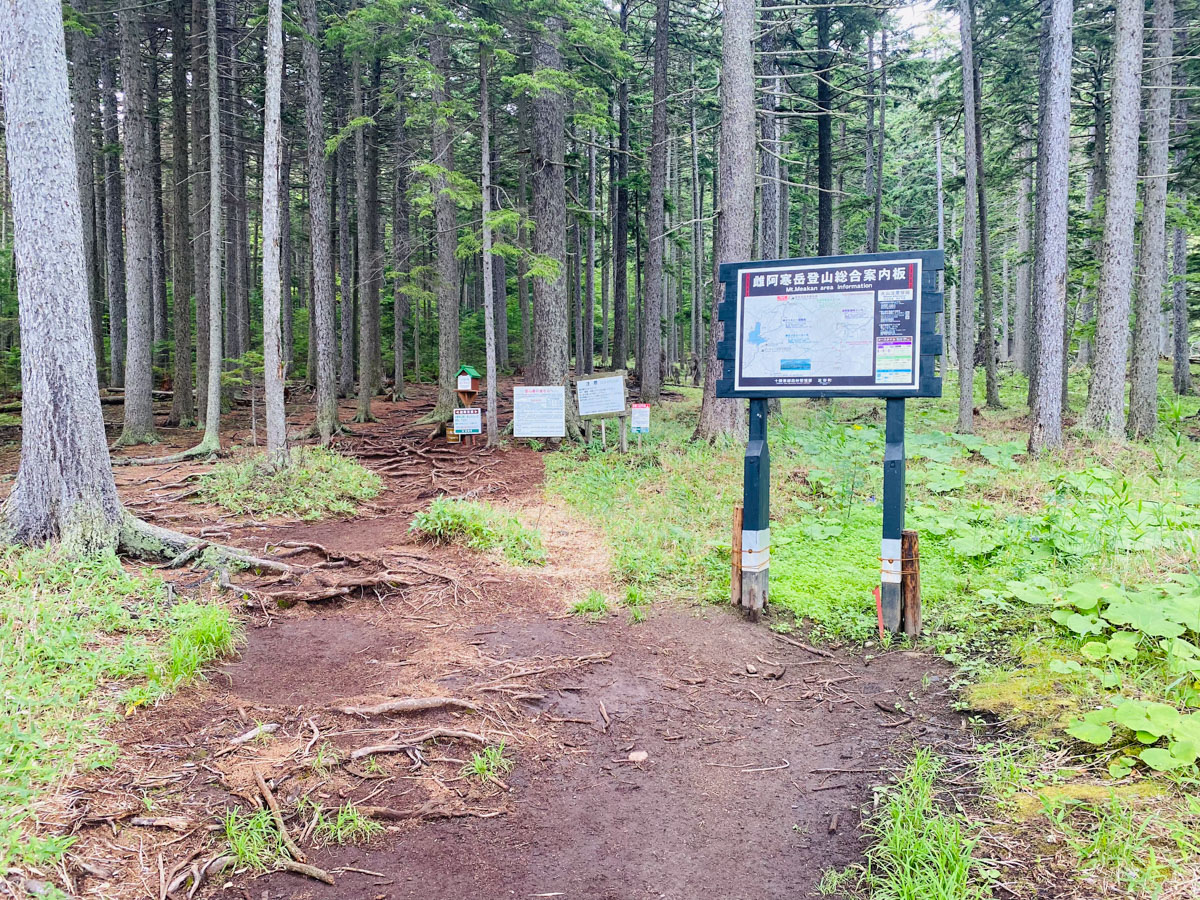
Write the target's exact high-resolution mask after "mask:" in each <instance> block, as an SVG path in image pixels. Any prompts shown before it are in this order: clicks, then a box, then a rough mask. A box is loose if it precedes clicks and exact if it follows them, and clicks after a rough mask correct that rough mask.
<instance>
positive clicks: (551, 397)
mask: <svg viewBox="0 0 1200 900" xmlns="http://www.w3.org/2000/svg"><path fill="white" fill-rule="evenodd" d="M566 395H567V392H566V390H565V388H563V386H562V385H561V384H559V385H531V386H523V385H518V386H516V387H514V388H513V436H514V437H519V438H530V437H566V435H567V400H566Z"/></svg>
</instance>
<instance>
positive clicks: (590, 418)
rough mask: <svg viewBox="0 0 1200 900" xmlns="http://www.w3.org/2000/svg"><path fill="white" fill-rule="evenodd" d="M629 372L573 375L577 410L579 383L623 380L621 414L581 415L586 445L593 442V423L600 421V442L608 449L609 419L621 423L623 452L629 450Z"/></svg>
mask: <svg viewBox="0 0 1200 900" xmlns="http://www.w3.org/2000/svg"><path fill="white" fill-rule="evenodd" d="M627 374H628V373H627V372H626V370H625V369H616V370H614V371H612V372H593V373H592V374H590V375H572V376H571V390H572V391H573V393H574V395H575V396H574V397H573V398H572V399H573V400H574V402H575V409H576V410H578V409H579V382H581V381H597V380H599V379H601V378H620V379H621V394H622V405H623V406H624V409H623V410H622V411H621V412H603V413H589V414H588V415H586V416H585V415H584V414H583V413H582V412H580V413H579V418H581V419H583V439H584V442H585V443H588V444H590V443H591V442H592V422H595V421H599V423H600V442H601V445H602V446H603V447H604V449H605V450H607V449H608V429H607V428H606V427H605V422H606V420H608V419H617V420H619V422H620V430H621V442H620V447H621V452H622V453H626V452H627V451H628V450H629V438H628V436H627V433H626V432H627V430H628V429H627V426H628V423H629V384H628V383H627V382H626V378H627Z"/></svg>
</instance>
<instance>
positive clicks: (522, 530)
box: [409, 497, 546, 566]
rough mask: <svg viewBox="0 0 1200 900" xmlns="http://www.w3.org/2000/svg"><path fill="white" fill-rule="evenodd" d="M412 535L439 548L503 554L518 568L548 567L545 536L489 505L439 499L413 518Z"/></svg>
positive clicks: (410, 527) (469, 501) (410, 529)
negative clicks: (459, 547)
mask: <svg viewBox="0 0 1200 900" xmlns="http://www.w3.org/2000/svg"><path fill="white" fill-rule="evenodd" d="M409 531H411V532H412V533H414V534H418V535H421V536H423V537H426V538H428V539H430V540H432V541H433V542H434V543H438V544H462V545H463V546H466V547H469V548H470V549H472V550H479V551H484V552H486V551H490V550H498V551H500V552H501V553H502V554H503V556H504V558H505V559H507V560H508V561H509V562H510V563H513V564H514V565H518V566H541V565H545V563H546V550H545V548H544V547H543V546H542V536H541V535H540V534H539V533H538V532H537V531H535V530H534V529H531V528H526V527H525V526H524V525H522V524H521V523H520V521H519V520H518V519H517V518H516V517H515V516H512V515H510V514H508V513H506V512H503V511H502V510H498V509H496V508H495V507H493V506H489V505H488V504H486V503H476V502H474V501H471V500H456V499H448V498H445V497H438V498H437V499H436V500H434V501H433V502H432V503H430V504H429V506H428V507H427V508H426V509H424V510H422V511H421V512H419V513H417V515H416V516H414V517H413V521H412V525H410V526H409Z"/></svg>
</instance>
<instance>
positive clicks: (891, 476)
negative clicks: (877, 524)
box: [879, 397, 904, 634]
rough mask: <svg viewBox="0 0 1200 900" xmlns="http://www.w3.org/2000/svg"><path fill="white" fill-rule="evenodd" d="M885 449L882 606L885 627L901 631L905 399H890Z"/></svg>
mask: <svg viewBox="0 0 1200 900" xmlns="http://www.w3.org/2000/svg"><path fill="white" fill-rule="evenodd" d="M884 440H885V442H886V443H885V444H884V448H883V541H882V543H881V545H880V554H879V556H880V580H881V584H880V589H879V605H880V609H881V610H882V612H883V627H884V628H886V629H887V630H888V631H890V632H892V633H893V634H895V633H896V632H897V631H899V630H900V604H901V599H900V533H901V532H902V531H903V530H904V398H903V397H888V398H887V424H886V426H885V431H884Z"/></svg>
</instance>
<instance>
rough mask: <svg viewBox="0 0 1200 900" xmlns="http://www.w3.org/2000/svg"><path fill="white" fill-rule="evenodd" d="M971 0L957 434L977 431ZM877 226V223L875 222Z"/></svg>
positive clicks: (966, 41)
mask: <svg viewBox="0 0 1200 900" xmlns="http://www.w3.org/2000/svg"><path fill="white" fill-rule="evenodd" d="M973 20H974V15H973V13H972V11H971V0H959V33H960V36H961V46H962V87H963V160H964V165H963V169H964V175H965V186H964V189H963V236H962V264H961V266H960V267H959V270H958V271H959V275H960V278H959V281H960V283H961V287H962V297H961V298H960V300H959V307H958V433H959V434H970V433H971V432H972V431H974V429H975V416H974V408H975V265H976V261H975V241H976V238H977V220H976V213H977V210H976V205H977V203H978V202H979V194H978V178H979V157H978V153H977V151H976V144H975V110H976V106H975V76H974V70H975V63H974V59H975V51H974V43H975V42H974V39H973V38H972V35H971V22H972V21H973ZM876 224H878V223H876Z"/></svg>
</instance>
